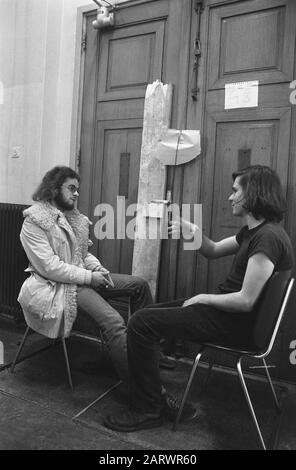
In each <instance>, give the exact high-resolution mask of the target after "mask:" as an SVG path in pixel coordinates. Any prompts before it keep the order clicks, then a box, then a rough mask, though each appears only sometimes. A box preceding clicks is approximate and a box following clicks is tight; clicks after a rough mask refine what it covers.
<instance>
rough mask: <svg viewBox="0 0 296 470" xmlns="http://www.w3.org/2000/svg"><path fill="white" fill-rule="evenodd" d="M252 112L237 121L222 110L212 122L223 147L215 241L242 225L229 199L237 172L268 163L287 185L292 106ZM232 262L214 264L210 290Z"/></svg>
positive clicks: (217, 168) (216, 167) (218, 163)
mask: <svg viewBox="0 0 296 470" xmlns="http://www.w3.org/2000/svg"><path fill="white" fill-rule="evenodd" d="M248 114H249V116H248V120H246V119H247V116H244V120H242V117H241V116H240V114H239V113H238V114H237V117H238V120H237V121H236V122H234V115H233V116H232V117H231V120H227V117H228V116H225V115H224V113H220V114H219V113H218V114H217V115H216V116H214V119H213V117H211V118H210V121H209V126H212V127H213V130H212V133H213V134H215V135H216V147H217V149H219V151H218V154H217V158H216V161H215V162H214V168H213V169H212V170H211V171H212V172H213V173H212V174H213V175H214V181H213V184H214V188H215V190H214V194H213V211H212V221H211V237H212V238H213V239H214V240H219V239H222V238H226V237H229V236H232V235H233V234H235V233H237V232H238V231H239V229H240V227H241V219H240V218H234V217H233V215H232V209H231V204H230V203H229V201H228V198H229V195H230V194H231V186H232V180H231V174H232V173H233V171H235V170H236V169H240V168H243V167H246V166H249V165H253V164H260V165H268V166H271V167H272V168H274V169H275V170H276V171H277V172H278V174H279V175H280V177H281V180H282V183H283V185H284V187H285V188H286V186H287V176H288V163H289V160H288V156H289V129H290V127H289V123H290V114H291V112H290V109H280V110H274V111H273V110H264V112H261V113H260V112H250V111H249V113H248ZM239 118H240V119H239ZM286 130H288V135H286ZM213 151H214V150H213ZM280 155H281V157H279V156H280ZM231 263H232V258H230V259H223V260H216V261H215V262H213V263H211V264H210V268H209V283H208V288H209V291H214V290H215V287H216V286H217V285H218V284H219V283H220V282H222V281H223V279H225V274H226V273H227V272H228V270H229V269H230V266H231Z"/></svg>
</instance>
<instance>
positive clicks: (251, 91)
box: [225, 80, 259, 109]
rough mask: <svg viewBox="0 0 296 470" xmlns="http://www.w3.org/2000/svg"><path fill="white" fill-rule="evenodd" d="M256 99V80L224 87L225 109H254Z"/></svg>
mask: <svg viewBox="0 0 296 470" xmlns="http://www.w3.org/2000/svg"><path fill="white" fill-rule="evenodd" d="M258 98H259V81H258V80H253V81H250V82H239V83H226V85H225V109H236V108H254V107H257V106H258Z"/></svg>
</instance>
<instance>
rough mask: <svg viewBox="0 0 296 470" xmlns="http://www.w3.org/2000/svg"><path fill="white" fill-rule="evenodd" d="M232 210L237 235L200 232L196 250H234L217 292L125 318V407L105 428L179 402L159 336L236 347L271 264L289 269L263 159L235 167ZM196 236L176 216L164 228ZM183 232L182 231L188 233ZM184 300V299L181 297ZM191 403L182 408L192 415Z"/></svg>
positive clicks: (148, 421)
mask: <svg viewBox="0 0 296 470" xmlns="http://www.w3.org/2000/svg"><path fill="white" fill-rule="evenodd" d="M229 201H230V202H231V205H232V211H233V215H234V216H235V217H241V218H242V220H243V228H242V229H241V230H240V232H239V233H238V234H237V235H234V236H232V237H229V238H226V239H224V240H221V241H219V242H214V241H213V240H210V239H209V238H208V237H206V236H205V235H202V245H201V248H200V250H199V251H200V253H201V254H202V255H203V256H205V257H206V258H208V259H215V258H220V257H222V256H227V255H235V258H234V262H233V265H232V268H231V270H230V273H229V275H228V276H227V278H226V280H225V281H224V282H223V283H222V284H221V285H220V286H218V287H217V291H216V293H215V294H198V295H196V296H194V297H191V298H190V299H187V300H185V299H180V300H176V301H174V302H170V303H165V304H158V305H152V306H150V307H148V308H145V309H142V310H139V311H138V312H136V313H135V314H134V315H133V316H132V317H131V319H130V321H129V324H128V334H127V349H128V370H129V386H130V388H129V398H130V408H129V410H127V411H126V412H121V413H120V414H118V415H115V416H108V417H107V418H106V419H105V422H104V423H105V426H107V427H108V428H111V429H114V430H117V431H122V432H130V431H136V430H139V429H145V428H152V427H156V426H159V425H161V424H162V422H163V418H168V419H170V418H171V419H174V418H175V416H176V414H177V412H178V409H179V408H178V403H177V401H176V400H174V399H172V397H171V396H170V395H168V394H167V393H166V392H165V391H164V389H163V387H162V385H161V381H160V374H159V342H160V340H161V339H163V338H165V339H169V338H172V337H176V336H178V337H179V338H181V339H184V340H189V341H195V342H214V343H215V342H219V343H220V344H221V343H224V344H225V345H228V346H229V347H230V346H234V347H235V346H236V345H241V346H242V344H245V345H246V346H247V345H248V343H249V344H250V343H251V341H252V329H253V325H254V318H255V314H256V311H255V310H256V307H255V306H256V301H257V299H258V297H259V295H260V293H261V291H262V289H263V287H264V285H265V284H266V282H267V281H268V279H269V278H270V276H271V275H272V274H273V272H274V271H282V270H291V268H292V266H293V262H294V256H293V250H292V246H291V241H290V239H289V237H288V235H287V233H286V232H285V230H284V228H283V227H282V226H281V225H280V221H281V220H282V218H283V214H284V211H285V200H284V197H283V193H282V188H281V184H280V181H279V178H278V176H277V174H276V173H275V172H274V171H273V170H271V169H270V168H269V167H266V166H260V165H256V166H251V167H249V168H246V169H244V170H241V171H239V172H236V173H234V174H233V186H232V194H231V196H230V197H229ZM181 229H182V232H183V234H184V232H185V231H187V232H190V233H191V234H192V236H194V235H196V232H197V231H198V230H199V228H198V227H197V226H195V225H193V224H191V223H190V222H188V221H185V220H183V219H181V221H174V222H173V223H172V226H171V229H170V233H175V232H176V231H180V230H181ZM187 235H188V234H186V238H187V239H188V236H187ZM184 300H185V301H184ZM192 411H193V412H194V410H191V409H190V407H189V408H188V409H187V410H185V408H184V412H183V416H184V414H185V415H186V413H187V412H188V413H187V416H188V417H190V414H191V415H192V416H193V414H194V413H193V412H192Z"/></svg>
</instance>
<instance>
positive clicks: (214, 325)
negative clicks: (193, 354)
mask: <svg viewBox="0 0 296 470" xmlns="http://www.w3.org/2000/svg"><path fill="white" fill-rule="evenodd" d="M185 300H186V299H179V300H176V301H173V302H169V303H163V304H157V305H151V306H149V307H148V308H145V309H142V310H140V311H138V312H136V313H135V314H134V315H133V316H132V317H131V318H130V320H129V323H128V331H127V352H128V367H129V394H130V397H129V398H130V404H131V406H132V408H133V409H135V410H136V411H139V412H143V413H156V414H157V413H160V411H161V409H162V407H163V399H162V397H161V391H162V385H161V380H160V373H159V349H160V340H161V339H171V338H176V337H177V338H180V339H183V340H187V341H193V342H196V343H199V342H201V343H202V342H217V341H218V342H220V344H221V342H222V343H224V344H225V345H229V346H231V345H232V346H236V345H238V344H240V345H243V344H247V343H248V341H249V340H250V338H251V331H252V325H253V316H252V315H251V314H250V313H228V312H223V311H221V310H217V309H215V308H213V307H210V306H208V305H203V304H198V305H190V306H188V307H182V305H183V303H184V301H185Z"/></svg>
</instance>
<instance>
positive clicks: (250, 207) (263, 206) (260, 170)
mask: <svg viewBox="0 0 296 470" xmlns="http://www.w3.org/2000/svg"><path fill="white" fill-rule="evenodd" d="M236 178H239V183H240V185H241V186H242V188H243V190H244V192H245V202H244V205H243V207H244V208H245V209H246V210H247V211H248V212H251V213H252V215H253V216H254V217H255V219H257V220H258V219H260V218H261V217H263V218H264V219H265V220H266V221H268V222H280V221H281V220H282V219H283V216H284V213H285V211H286V200H285V197H284V194H283V189H282V185H281V182H280V179H279V177H278V175H277V173H276V172H275V171H274V170H272V169H271V168H269V167H268V166H263V165H253V166H250V167H248V168H244V169H243V170H238V171H236V172H234V173H233V174H232V179H233V181H234V180H235V179H236Z"/></svg>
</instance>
